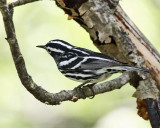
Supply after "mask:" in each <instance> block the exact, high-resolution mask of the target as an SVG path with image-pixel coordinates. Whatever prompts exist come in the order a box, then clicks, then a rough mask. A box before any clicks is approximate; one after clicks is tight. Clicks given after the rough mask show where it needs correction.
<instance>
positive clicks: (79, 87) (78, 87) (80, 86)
mask: <svg viewBox="0 0 160 128" xmlns="http://www.w3.org/2000/svg"><path fill="white" fill-rule="evenodd" d="M89 82H90V80H87V81H85V82H84V83H82V84H80V85H78V86H77V87H75V88H74V90H78V89H79V90H80V91H81V92H82V93H83V95H84V97H85V98H86V94H85V92H84V91H83V89H82V86H84V85H85V84H87V83H89Z"/></svg>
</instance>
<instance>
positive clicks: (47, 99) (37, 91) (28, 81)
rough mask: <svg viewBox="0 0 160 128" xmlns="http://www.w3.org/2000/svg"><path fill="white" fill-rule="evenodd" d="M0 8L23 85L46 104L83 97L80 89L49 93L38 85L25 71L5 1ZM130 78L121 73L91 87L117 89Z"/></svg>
mask: <svg viewBox="0 0 160 128" xmlns="http://www.w3.org/2000/svg"><path fill="white" fill-rule="evenodd" d="M0 10H1V12H2V15H3V20H4V26H5V30H6V34H7V38H6V40H7V41H8V43H9V45H10V49H11V53H12V57H13V60H14V63H15V66H16V69H17V72H18V75H19V78H20V80H21V82H22V84H23V85H24V87H25V88H26V89H27V90H28V91H29V92H30V93H31V94H32V95H33V96H34V97H35V98H37V99H38V100H39V101H41V102H43V103H45V104H48V105H57V104H60V102H63V101H67V100H70V101H77V100H78V99H81V98H84V95H83V93H82V92H81V91H77V90H63V91H61V92H59V93H55V94H54V93H49V92H47V91H46V90H44V89H43V88H41V87H40V86H38V85H37V84H36V83H35V82H34V81H33V79H32V78H31V77H30V75H29V74H28V73H27V69H26V66H25V62H24V59H23V56H22V54H21V52H20V49H19V45H18V41H17V38H16V34H15V29H14V24H13V20H12V14H11V13H10V10H9V8H8V7H7V6H6V3H3V5H2V4H1V7H0ZM129 80H130V77H129V73H127V72H126V73H123V74H122V75H121V76H120V77H118V78H116V79H114V80H112V81H108V82H105V83H102V84H97V85H95V86H93V87H92V89H93V91H94V93H95V94H96V95H97V94H100V93H104V92H108V91H112V90H114V89H119V88H121V87H122V86H123V85H125V84H126V83H127V82H128V81H129ZM83 90H84V92H85V94H86V95H87V97H89V96H92V91H91V89H90V88H88V87H83Z"/></svg>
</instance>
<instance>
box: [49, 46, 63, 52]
mask: <svg viewBox="0 0 160 128" xmlns="http://www.w3.org/2000/svg"><path fill="white" fill-rule="evenodd" d="M47 49H49V50H51V51H53V52H57V53H64V51H62V50H60V49H56V48H51V47H47Z"/></svg>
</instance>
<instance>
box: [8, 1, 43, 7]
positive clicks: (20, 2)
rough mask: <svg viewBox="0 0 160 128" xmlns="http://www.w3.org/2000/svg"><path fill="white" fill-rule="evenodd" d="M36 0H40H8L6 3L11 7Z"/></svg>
mask: <svg viewBox="0 0 160 128" xmlns="http://www.w3.org/2000/svg"><path fill="white" fill-rule="evenodd" d="M36 1H40V0H14V1H11V2H9V3H8V5H9V6H12V7H16V6H21V5H24V4H28V3H32V2H36Z"/></svg>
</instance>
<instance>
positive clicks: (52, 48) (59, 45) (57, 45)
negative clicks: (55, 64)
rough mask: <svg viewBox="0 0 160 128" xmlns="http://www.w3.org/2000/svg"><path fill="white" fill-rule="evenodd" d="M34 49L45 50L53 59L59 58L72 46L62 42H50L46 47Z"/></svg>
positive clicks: (40, 46)
mask: <svg viewBox="0 0 160 128" xmlns="http://www.w3.org/2000/svg"><path fill="white" fill-rule="evenodd" d="M36 47H39V48H43V49H45V50H46V51H47V52H48V53H49V54H50V55H51V56H52V57H53V58H55V57H58V56H61V55H63V54H64V52H67V51H70V50H71V49H72V48H73V46H72V45H70V44H69V43H67V42H65V41H63V40H51V41H49V42H48V43H47V44H46V45H38V46H36Z"/></svg>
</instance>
